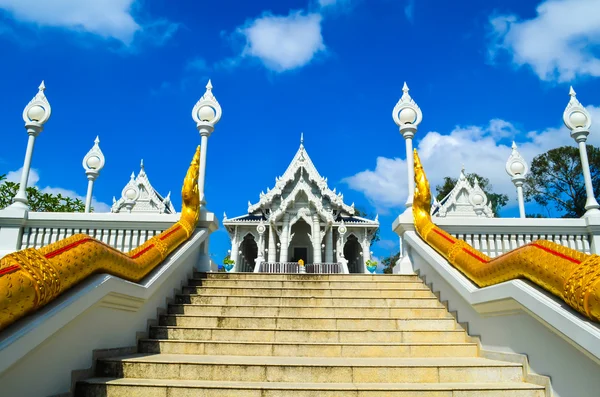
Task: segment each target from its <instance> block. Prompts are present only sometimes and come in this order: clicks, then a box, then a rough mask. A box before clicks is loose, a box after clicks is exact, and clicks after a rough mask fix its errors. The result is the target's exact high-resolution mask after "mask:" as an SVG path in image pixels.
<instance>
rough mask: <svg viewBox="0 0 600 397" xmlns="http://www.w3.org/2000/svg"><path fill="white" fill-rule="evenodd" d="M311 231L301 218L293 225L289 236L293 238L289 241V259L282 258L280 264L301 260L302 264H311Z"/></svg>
mask: <svg viewBox="0 0 600 397" xmlns="http://www.w3.org/2000/svg"><path fill="white" fill-rule="evenodd" d="M311 230H312V229H311V227H310V225H309V224H308V223H306V221H305V220H304V219H302V218H301V219H298V221H297V222H296V223H294V225H293V226H292V228H291V235H293V236H294V237H293V238H292V240H291V241H290V249H289V251H288V256H289V258H287V259H286V258H282V262H298V261H299V260H300V259H302V260H303V261H304V263H313V258H314V256H313V246H312V241H311V239H310V233H311Z"/></svg>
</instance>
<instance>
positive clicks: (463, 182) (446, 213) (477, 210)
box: [431, 168, 494, 218]
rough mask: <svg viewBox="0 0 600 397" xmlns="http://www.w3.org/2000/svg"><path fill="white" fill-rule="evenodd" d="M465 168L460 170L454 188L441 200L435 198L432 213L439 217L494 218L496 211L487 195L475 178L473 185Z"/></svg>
mask: <svg viewBox="0 0 600 397" xmlns="http://www.w3.org/2000/svg"><path fill="white" fill-rule="evenodd" d="M464 171H465V170H464V168H463V169H462V170H461V171H460V175H459V177H458V181H457V182H456V185H455V186H454V188H453V189H452V190H451V191H450V193H448V194H447V195H446V197H444V198H443V199H441V200H440V201H439V202H438V201H437V200H434V203H433V205H432V207H431V214H432V215H433V216H438V217H467V218H469V217H486V218H493V217H494V211H492V205H491V203H490V202H489V200H488V198H487V195H486V194H485V192H484V191H483V189H481V187H480V186H479V181H478V180H477V178H475V181H474V184H473V185H471V184H470V183H469V180H468V179H467V177H466V176H465V173H464Z"/></svg>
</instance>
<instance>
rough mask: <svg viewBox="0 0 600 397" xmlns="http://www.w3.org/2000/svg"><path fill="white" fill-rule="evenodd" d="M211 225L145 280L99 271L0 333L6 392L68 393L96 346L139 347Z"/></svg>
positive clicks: (0, 380) (1, 384) (0, 384)
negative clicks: (139, 340) (140, 335)
mask: <svg viewBox="0 0 600 397" xmlns="http://www.w3.org/2000/svg"><path fill="white" fill-rule="evenodd" d="M208 234H209V231H208V230H207V229H198V230H197V231H196V232H195V234H194V235H193V236H192V237H191V238H190V240H189V241H188V242H186V243H185V244H184V245H183V246H182V247H180V248H179V249H178V250H176V251H175V252H174V253H173V254H172V255H171V256H170V257H169V258H168V259H167V260H166V261H165V263H163V264H162V265H161V266H160V267H159V268H157V269H155V270H154V271H153V272H152V273H151V274H150V275H148V277H146V279H144V281H143V282H142V283H140V284H135V283H131V282H128V281H124V280H122V279H119V278H116V277H112V276H107V275H98V276H96V277H94V278H93V279H91V280H89V281H88V282H86V283H85V285H82V286H79V287H78V288H76V289H75V290H72V291H69V292H68V293H66V294H65V295H64V296H63V297H62V298H59V299H58V300H57V301H55V302H53V303H52V304H50V305H49V306H47V307H46V308H45V309H43V310H41V311H40V312H38V313H36V314H34V315H32V316H30V317H28V318H26V319H24V320H26V321H24V322H18V323H16V324H15V326H13V327H10V328H9V329H7V330H5V331H4V332H3V333H2V334H0V390H2V392H1V393H0V394H2V395H3V396H20V397H40V396H52V395H56V394H60V393H66V392H68V391H69V390H70V388H71V372H72V371H73V370H79V369H83V368H90V367H91V366H92V364H93V360H92V354H93V351H94V350H97V349H109V348H115V347H131V346H136V344H137V340H136V334H137V333H139V332H146V331H147V327H148V320H149V319H155V318H156V316H157V308H166V300H167V298H170V297H173V295H174V293H175V292H176V291H178V290H180V288H181V286H182V285H185V284H186V283H187V279H188V277H190V276H191V274H192V272H193V270H194V269H195V268H196V267H197V265H198V261H199V259H200V256H201V254H202V253H201V245H202V244H203V242H204V241H205V240H207V239H208Z"/></svg>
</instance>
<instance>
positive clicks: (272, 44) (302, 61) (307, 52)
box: [237, 11, 325, 72]
mask: <svg viewBox="0 0 600 397" xmlns="http://www.w3.org/2000/svg"><path fill="white" fill-rule="evenodd" d="M321 21H322V16H321V15H320V14H317V13H309V14H304V13H303V12H300V11H292V12H290V14H289V15H287V16H278V15H272V14H269V13H265V14H263V15H262V16H261V17H259V18H256V19H254V20H251V21H249V22H248V23H246V25H244V26H242V27H240V28H238V29H237V32H238V33H240V34H241V35H242V36H243V37H244V39H245V46H244V49H243V51H242V54H241V56H242V57H251V58H255V59H258V60H260V61H261V62H262V63H263V64H264V66H265V67H266V68H268V69H270V70H273V71H275V72H285V71H288V70H293V69H296V68H299V67H302V66H305V65H306V64H308V63H309V62H310V61H312V60H313V58H314V57H315V56H316V55H317V54H318V53H320V52H323V51H325V44H324V43H323V36H322V34H321Z"/></svg>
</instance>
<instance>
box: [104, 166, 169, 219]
mask: <svg viewBox="0 0 600 397" xmlns="http://www.w3.org/2000/svg"><path fill="white" fill-rule="evenodd" d="M110 212H137V213H140V212H142V213H155V214H156V213H159V214H175V213H176V212H177V211H175V207H173V203H171V192H169V193H168V194H167V196H166V197H163V196H162V195H160V194H159V193H158V192H157V191H156V190H155V189H154V188H153V187H152V185H151V184H150V180H149V179H148V175H147V174H146V170H145V169H144V160H142V161H141V162H140V172H139V174H138V176H137V177H136V176H135V174H134V173H132V174H131V179H130V181H129V183H128V184H127V185H126V186H125V188H123V191H122V193H121V198H120V199H119V200H117V199H115V198H114V197H113V205H112V207H111V209H110Z"/></svg>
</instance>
